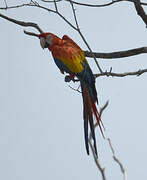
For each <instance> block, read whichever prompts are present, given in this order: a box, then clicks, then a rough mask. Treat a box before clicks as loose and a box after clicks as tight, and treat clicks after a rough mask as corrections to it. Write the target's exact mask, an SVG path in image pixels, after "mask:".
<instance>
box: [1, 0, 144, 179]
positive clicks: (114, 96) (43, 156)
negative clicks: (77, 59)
mask: <svg viewBox="0 0 147 180" xmlns="http://www.w3.org/2000/svg"><path fill="white" fill-rule="evenodd" d="M10 2H12V3H13V4H16V3H17V2H18V1H16V0H13V1H10V0H9V1H8V5H9V4H10ZM23 2H25V1H23ZM86 2H88V1H86ZM96 2H97V1H96ZM99 2H100V1H99ZM103 2H106V1H103ZM107 2H108V1H107ZM97 3H98V2H97ZM46 5H47V6H48V7H49V6H50V4H46ZM2 6H4V1H1V2H0V7H2ZM59 9H60V11H61V12H62V13H63V14H64V16H65V17H67V18H68V19H69V20H70V21H72V22H73V23H74V21H73V17H72V11H71V9H70V6H69V5H68V3H65V2H61V3H60V8H59ZM146 11H147V8H146ZM0 12H1V13H3V14H5V15H7V16H10V17H13V18H16V19H18V20H23V21H32V22H35V23H38V24H39V25H40V27H41V28H42V29H43V30H44V31H48V32H53V33H55V34H56V35H58V36H59V37H62V36H63V35H64V34H67V35H69V36H70V37H71V38H72V39H73V40H74V41H75V42H77V43H78V44H79V45H80V46H81V48H83V49H84V50H85V49H87V48H86V46H85V44H84V42H83V41H82V39H81V38H80V36H79V34H78V33H77V32H76V31H75V30H73V29H72V28H71V27H70V26H69V25H67V24H66V23H65V22H64V21H63V20H62V19H61V18H60V17H58V16H57V15H55V14H52V13H48V12H46V11H43V10H39V9H37V8H21V9H13V10H7V11H2V10H1V11H0ZM76 13H77V16H78V20H79V25H80V28H81V31H82V33H83V35H84V36H85V38H86V40H87V41H88V43H89V45H90V47H91V48H92V50H94V51H98V52H113V51H120V50H127V49H131V48H137V47H142V46H146V42H147V33H146V27H145V24H144V23H143V22H142V20H141V19H140V17H139V16H137V14H136V11H135V9H134V6H133V4H132V3H128V2H123V3H117V4H115V5H112V6H109V7H105V8H86V7H80V6H76ZM24 29H26V30H31V31H33V32H36V30H34V29H33V28H22V27H20V26H18V25H15V24H12V23H10V22H8V21H6V20H4V19H1V18H0V32H1V33H0V42H1V43H0V179H2V180H43V179H44V180H47V179H54V180H57V179H62V180H68V179H70V180H75V179H85V180H88V179H92V180H96V179H100V177H101V176H100V173H99V172H98V170H97V167H96V165H95V163H94V161H93V157H92V153H90V156H87V154H86V150H85V145H84V130H83V119H82V118H83V117H82V115H83V112H82V97H81V94H80V93H77V92H75V91H73V90H72V89H70V88H69V87H68V84H67V83H65V82H64V75H62V74H61V73H60V71H59V70H58V68H57V67H56V65H55V64H54V61H53V58H52V57H51V54H50V52H48V50H42V49H41V47H40V44H39V40H38V39H37V38H35V37H30V36H27V35H25V34H24V33H23V30H24ZM88 62H89V63H90V65H91V68H92V70H93V72H94V73H96V72H98V69H97V67H96V66H95V63H94V61H93V59H88ZM99 63H100V65H101V67H102V69H103V70H104V71H106V70H109V69H110V67H112V69H113V71H114V72H128V71H136V70H139V69H143V68H146V67H147V57H146V55H139V56H135V57H130V58H122V59H114V60H103V59H99ZM146 79H147V74H143V75H142V76H139V77H125V78H114V77H113V78H112V77H101V78H98V79H97V80H96V88H97V91H98V98H99V105H100V106H102V105H104V104H105V102H106V101H107V100H109V106H108V108H107V110H106V111H105V112H104V114H103V118H102V120H103V123H104V125H105V127H106V132H105V134H106V137H109V138H111V140H112V143H113V145H114V148H115V150H116V153H117V155H118V157H119V158H120V160H121V161H122V163H123V164H124V166H125V168H126V171H127V176H128V179H136V180H137V179H146V178H147V171H146V161H147V155H146V154H147V141H146V137H147V131H146V128H147V100H146V99H147V85H146V82H147V80H146ZM70 85H71V86H72V87H74V88H77V87H78V85H79V84H78V83H75V84H74V83H70ZM96 139H97V147H98V154H99V158H100V162H101V164H102V166H103V167H105V168H106V176H107V177H108V179H109V180H114V179H122V174H121V172H120V168H119V166H118V165H117V164H116V163H115V162H114V161H113V158H112V153H111V151H110V148H109V146H108V142H107V140H104V139H103V138H102V136H101V134H100V132H99V129H96Z"/></svg>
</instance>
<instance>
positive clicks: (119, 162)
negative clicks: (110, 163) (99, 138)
mask: <svg viewBox="0 0 147 180" xmlns="http://www.w3.org/2000/svg"><path fill="white" fill-rule="evenodd" d="M107 140H108V142H109V146H110V149H111V151H112V154H113V159H114V161H115V162H116V163H117V164H118V165H119V166H120V169H121V172H122V174H123V179H124V180H127V174H126V170H125V168H124V166H123V164H122V162H121V161H120V160H119V159H118V157H117V156H116V154H115V151H114V148H113V146H112V143H111V140H110V138H108V139H107Z"/></svg>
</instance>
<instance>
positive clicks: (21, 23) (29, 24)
mask: <svg viewBox="0 0 147 180" xmlns="http://www.w3.org/2000/svg"><path fill="white" fill-rule="evenodd" d="M0 17H1V18H3V19H6V20H8V21H10V22H13V23H15V24H17V25H20V26H24V27H34V28H36V29H37V30H38V31H39V32H40V33H43V30H42V29H41V28H40V27H39V26H38V24H36V23H32V22H24V21H18V20H16V19H12V18H10V17H8V16H5V15H3V14H1V13H0Z"/></svg>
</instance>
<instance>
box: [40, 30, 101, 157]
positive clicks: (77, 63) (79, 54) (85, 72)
mask: <svg viewBox="0 0 147 180" xmlns="http://www.w3.org/2000/svg"><path fill="white" fill-rule="evenodd" d="M38 37H39V39H40V44H41V47H42V48H43V49H44V48H48V49H49V50H50V51H51V53H52V56H53V58H54V61H55V63H56V65H57V66H58V68H59V69H60V71H61V73H64V72H66V73H68V74H69V77H70V79H74V77H75V76H76V77H77V78H78V79H79V81H80V84H81V90H82V96H83V119H84V134H85V146H86V151H87V154H88V155H89V145H88V124H89V125H90V129H91V135H92V138H93V141H94V150H95V154H96V155H97V147H96V138H95V132H94V122H93V117H94V116H95V118H96V120H97V123H98V125H99V127H100V130H101V132H102V128H101V123H102V122H101V119H100V115H99V112H98V110H97V108H96V103H98V98H97V91H96V87H95V77H94V75H93V73H92V70H91V69H90V67H89V65H88V62H87V60H86V58H85V55H84V52H83V51H82V49H81V48H80V47H79V46H78V45H77V44H76V43H75V42H74V41H73V40H72V39H71V38H69V37H68V36H67V35H64V36H63V37H62V39H61V38H59V37H57V36H56V35H54V34H52V33H42V34H40V35H38ZM102 134H103V132H102Z"/></svg>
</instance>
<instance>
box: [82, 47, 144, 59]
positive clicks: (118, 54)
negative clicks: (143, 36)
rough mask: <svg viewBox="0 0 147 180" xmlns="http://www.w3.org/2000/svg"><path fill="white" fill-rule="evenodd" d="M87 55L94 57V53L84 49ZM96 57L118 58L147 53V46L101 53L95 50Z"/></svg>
mask: <svg viewBox="0 0 147 180" xmlns="http://www.w3.org/2000/svg"><path fill="white" fill-rule="evenodd" d="M84 52H85V56H86V57H90V58H92V57H93V56H92V54H91V52H89V51H84ZM93 53H94V55H95V57H96V58H103V59H116V58H124V57H130V56H135V55H139V54H144V53H147V47H141V48H135V49H130V50H126V51H118V52H110V53H99V52H93Z"/></svg>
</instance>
